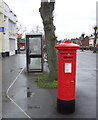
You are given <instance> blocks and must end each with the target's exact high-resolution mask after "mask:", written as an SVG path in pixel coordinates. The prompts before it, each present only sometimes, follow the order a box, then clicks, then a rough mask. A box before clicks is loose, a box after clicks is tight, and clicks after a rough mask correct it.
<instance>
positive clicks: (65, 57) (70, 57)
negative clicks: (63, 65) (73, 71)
mask: <svg viewBox="0 0 98 120" xmlns="http://www.w3.org/2000/svg"><path fill="white" fill-rule="evenodd" d="M63 58H73V57H72V56H68V57H67V56H64V57H63Z"/></svg>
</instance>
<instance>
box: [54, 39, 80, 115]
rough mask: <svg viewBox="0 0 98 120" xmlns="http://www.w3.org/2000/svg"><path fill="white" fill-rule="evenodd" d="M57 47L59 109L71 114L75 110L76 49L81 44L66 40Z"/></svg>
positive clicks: (61, 111)
mask: <svg viewBox="0 0 98 120" xmlns="http://www.w3.org/2000/svg"><path fill="white" fill-rule="evenodd" d="M55 48H56V49H58V96H57V111H58V112H60V113H64V114H70V113H73V112H74V111H75V96H76V95H75V93H76V92H75V90H76V50H77V49H80V46H79V45H77V44H73V43H70V41H65V42H64V43H62V44H58V45H56V46H55Z"/></svg>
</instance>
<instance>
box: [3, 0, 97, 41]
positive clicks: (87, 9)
mask: <svg viewBox="0 0 98 120" xmlns="http://www.w3.org/2000/svg"><path fill="white" fill-rule="evenodd" d="M4 1H5V2H6V3H7V4H8V5H9V7H10V9H11V10H12V11H13V12H14V13H15V14H16V15H17V18H18V22H19V23H20V24H22V25H23V26H24V27H27V32H30V31H31V29H32V28H33V27H35V26H42V27H43V24H42V20H41V17H40V13H39V7H40V2H41V0H4ZM55 1H56V3H55V10H54V25H55V26H56V36H57V37H58V39H65V38H68V39H70V38H76V37H80V35H81V34H82V33H85V34H86V35H91V34H92V33H93V27H94V26H95V25H96V2H97V0H55Z"/></svg>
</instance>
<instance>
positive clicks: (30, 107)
mask: <svg viewBox="0 0 98 120" xmlns="http://www.w3.org/2000/svg"><path fill="white" fill-rule="evenodd" d="M33 108H34V109H40V106H36V105H35V106H28V109H33Z"/></svg>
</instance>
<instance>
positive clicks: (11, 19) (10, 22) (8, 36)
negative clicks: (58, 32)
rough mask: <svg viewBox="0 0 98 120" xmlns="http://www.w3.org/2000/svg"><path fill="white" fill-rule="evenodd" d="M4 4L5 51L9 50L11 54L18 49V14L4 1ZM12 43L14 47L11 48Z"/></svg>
mask: <svg viewBox="0 0 98 120" xmlns="http://www.w3.org/2000/svg"><path fill="white" fill-rule="evenodd" d="M3 6H4V7H3V13H4V28H5V34H4V41H3V52H9V54H10V55H13V54H15V50H17V31H16V23H17V16H16V15H15V14H14V13H13V11H11V10H10V8H9V6H8V5H7V4H6V3H5V2H3ZM11 45H13V47H14V48H13V49H12V48H11Z"/></svg>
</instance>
